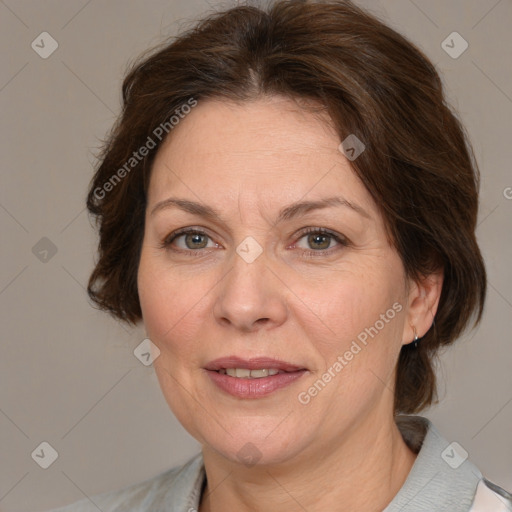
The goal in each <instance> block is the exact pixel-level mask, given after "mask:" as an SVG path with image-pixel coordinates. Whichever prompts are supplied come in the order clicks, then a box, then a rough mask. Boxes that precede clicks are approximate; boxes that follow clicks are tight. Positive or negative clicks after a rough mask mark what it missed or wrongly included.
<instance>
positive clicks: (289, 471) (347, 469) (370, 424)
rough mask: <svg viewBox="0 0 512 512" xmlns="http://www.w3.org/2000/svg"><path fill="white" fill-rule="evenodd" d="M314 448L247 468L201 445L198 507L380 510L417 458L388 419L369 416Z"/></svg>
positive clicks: (213, 511)
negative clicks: (202, 472) (311, 451)
mask: <svg viewBox="0 0 512 512" xmlns="http://www.w3.org/2000/svg"><path fill="white" fill-rule="evenodd" d="M314 453H315V455H314V456H311V454H308V455H306V456H304V457H301V456H298V457H295V458H293V460H290V461H287V462H286V463H282V464H278V465H264V466H259V465H256V466H253V467H246V466H244V465H242V464H240V463H235V462H233V461H230V460H227V459H225V458H223V457H221V456H220V455H219V454H218V453H216V452H214V451H212V450H210V449H208V448H207V447H204V448H203V457H204V463H205V470H206V475H207V480H208V483H207V486H206V489H205V492H204V493H203V497H202V500H201V504H200V507H199V512H220V511H224V510H238V511H240V512H246V511H247V512H249V511H250V512H260V511H261V512H263V511H268V510H287V511H290V512H295V511H297V512H303V511H304V510H308V512H316V511H324V510H336V511H337V512H348V511H353V510H365V511H368V512H380V511H382V510H383V509H384V508H385V507H386V506H387V505H388V504H389V502H390V501H391V500H392V499H393V497H394V496H395V495H396V494H397V493H398V491H399V490H400V488H401V487H402V485H403V483H404V482H405V480H406V478H407V475H408V474H409V471H410V470H411V467H412V465H413V463H414V461H415V459H416V455H415V454H414V453H413V452H412V451H411V450H410V449H409V447H408V446H407V445H406V444H405V442H404V441H403V439H402V436H401V434H400V431H399V430H398V427H397V426H396V424H395V422H394V421H393V419H392V418H390V421H388V422H387V423H382V420H381V422H380V423H379V422H376V419H375V418H373V417H371V418H370V417H369V418H367V420H366V421H365V422H364V423H363V424H358V425H357V426H355V427H353V428H352V430H351V432H349V433H347V435H344V436H343V439H342V440H340V441H339V442H338V443H336V442H334V443H333V442H332V441H331V442H329V443H328V445H324V447H319V448H318V449H317V450H315V452H314ZM319 490H321V491H319Z"/></svg>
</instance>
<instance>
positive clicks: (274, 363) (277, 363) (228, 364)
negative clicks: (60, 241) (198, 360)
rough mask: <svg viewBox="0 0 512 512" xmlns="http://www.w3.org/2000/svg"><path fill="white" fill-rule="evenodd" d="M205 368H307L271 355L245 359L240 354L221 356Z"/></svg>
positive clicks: (289, 369)
mask: <svg viewBox="0 0 512 512" xmlns="http://www.w3.org/2000/svg"><path fill="white" fill-rule="evenodd" d="M204 368H205V370H211V371H215V372H216V371H218V370H220V369H221V368H224V369H226V368H246V369H248V370H262V369H264V368H275V369H276V370H282V371H283V372H296V371H299V370H306V368H304V367H303V366H297V365H294V364H292V363H288V362H286V361H281V360H279V359H274V358H271V357H253V358H251V359H244V358H242V357H238V356H228V357H220V358H219V359H215V360H213V361H210V362H209V363H208V364H207V365H206V366H205V367H204Z"/></svg>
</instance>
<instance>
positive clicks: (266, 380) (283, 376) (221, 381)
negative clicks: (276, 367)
mask: <svg viewBox="0 0 512 512" xmlns="http://www.w3.org/2000/svg"><path fill="white" fill-rule="evenodd" d="M206 372H207V373H208V375H209V377H210V379H212V381H213V382H214V383H215V384H216V385H217V386H218V387H219V388H220V389H222V390H223V391H225V392H226V393H229V394H230V395H233V396H236V397H237V398H261V397H264V396H267V395H270V394H271V393H273V392H274V391H277V390H278V389H282V388H285V387H286V386H289V385H290V384H291V383H292V382H295V381H296V380H297V379H300V378H301V377H302V376H303V375H304V374H305V373H306V370H299V371H296V372H286V373H278V374H276V375H272V376H270V377H260V378H258V379H244V378H239V377H231V376H229V375H225V374H221V373H219V372H216V371H212V370H206Z"/></svg>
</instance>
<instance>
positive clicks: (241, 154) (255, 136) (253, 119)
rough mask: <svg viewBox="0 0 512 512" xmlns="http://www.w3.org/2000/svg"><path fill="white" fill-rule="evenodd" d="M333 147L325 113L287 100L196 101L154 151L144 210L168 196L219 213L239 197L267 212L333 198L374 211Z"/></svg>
mask: <svg viewBox="0 0 512 512" xmlns="http://www.w3.org/2000/svg"><path fill="white" fill-rule="evenodd" d="M339 143H340V140H339V137H338V135H337V133H336V132H335V130H334V128H333V126H332V124H331V122H330V119H329V117H328V116H327V115H326V114H325V113H322V112H321V111H320V109H318V110H317V111H312V110H311V109H303V108H301V107H299V106H298V105H297V104H296V103H295V102H294V101H293V100H291V99H288V98H283V97H262V98H259V99H257V100H253V101H248V102H244V103H234V102H230V101H222V100H219V99H212V100H204V101H199V103H198V105H197V106H196V107H195V108H194V109H193V110H192V112H191V113H190V114H188V115H187V116H186V117H185V118H184V119H182V120H181V121H180V123H179V124H178V125H177V126H176V127H175V128H174V129H173V131H172V132H171V133H170V136H169V137H168V138H167V140H166V141H165V142H164V144H163V145H162V147H161V148H160V150H159V152H158V154H157V156H156V159H155V162H154V165H153V170H152V175H151V180H150V187H149V197H148V203H149V204H152V203H155V202H158V201H161V200H162V199H165V197H166V195H168V194H169V193H170V192H172V193H173V194H174V193H180V194H181V195H184V196H187V197H190V198H192V197H191V196H193V195H194V193H196V194H197V196H199V197H196V198H195V199H198V198H205V199H206V198H207V199H208V201H209V202H210V201H213V202H215V203H216V204H217V205H219V206H221V203H222V201H225V200H229V199H230V198H235V196H236V197H237V198H238V200H240V196H241V195H242V196H243V199H244V200H247V201H249V202H251V201H252V202H254V201H256V202H259V203H269V206H270V203H272V202H274V201H275V202H277V203H279V202H290V201H296V200H299V199H301V198H303V197H305V196H307V197H306V199H318V198H320V197H324V196H326V195H327V194H328V195H333V193H336V192H338V193H340V194H341V195H343V196H344V197H347V199H349V200H350V199H353V200H357V202H359V203H360V204H361V205H362V206H363V207H364V208H366V209H367V211H372V210H373V211H375V205H374V204H373V201H372V199H371V197H370V196H369V194H368V192H367V191H366V189H365V187H364V186H363V184H362V183H361V182H360V180H359V179H358V178H357V176H356V174H355V173H354V171H353V169H352V167H351V165H350V162H349V161H348V160H347V159H346V158H345V156H344V155H343V154H342V153H341V152H340V151H339V149H338V146H339ZM199 190H200V193H199Z"/></svg>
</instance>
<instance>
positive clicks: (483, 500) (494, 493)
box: [468, 478, 512, 512]
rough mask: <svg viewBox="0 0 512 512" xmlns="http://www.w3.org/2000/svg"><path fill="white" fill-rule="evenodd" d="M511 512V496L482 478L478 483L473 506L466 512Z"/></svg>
mask: <svg viewBox="0 0 512 512" xmlns="http://www.w3.org/2000/svg"><path fill="white" fill-rule="evenodd" d="M490 511H492V512H512V495H511V494H510V493H508V492H507V491H505V489H502V488H501V487H498V486H497V485H496V484H493V483H492V482H489V480H487V479H486V478H482V479H481V480H480V481H479V482H478V487H477V489H476V493H475V497H474V500H473V504H472V506H471V508H470V510H469V511H468V512H490Z"/></svg>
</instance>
